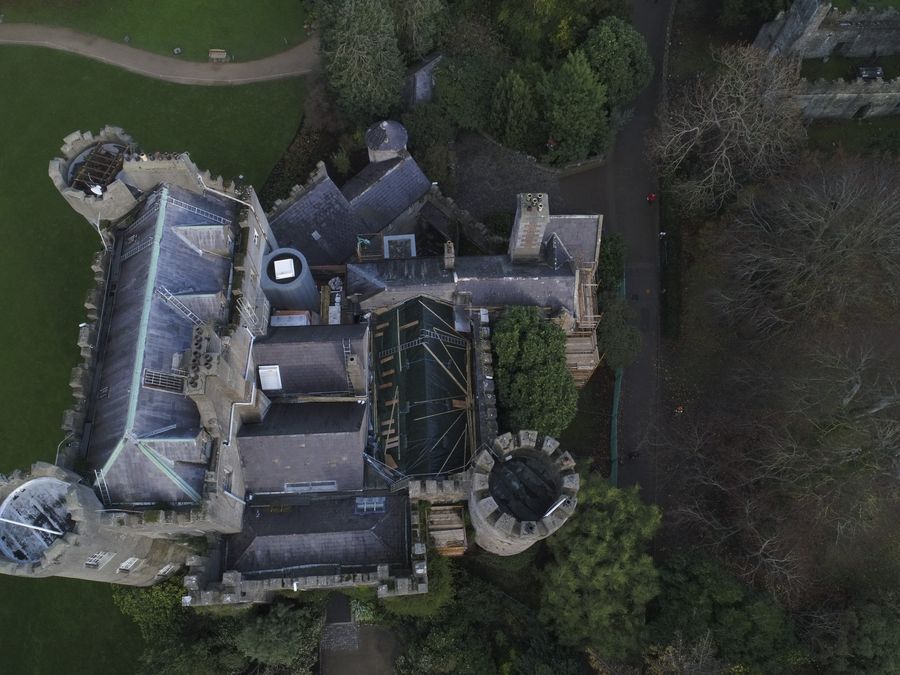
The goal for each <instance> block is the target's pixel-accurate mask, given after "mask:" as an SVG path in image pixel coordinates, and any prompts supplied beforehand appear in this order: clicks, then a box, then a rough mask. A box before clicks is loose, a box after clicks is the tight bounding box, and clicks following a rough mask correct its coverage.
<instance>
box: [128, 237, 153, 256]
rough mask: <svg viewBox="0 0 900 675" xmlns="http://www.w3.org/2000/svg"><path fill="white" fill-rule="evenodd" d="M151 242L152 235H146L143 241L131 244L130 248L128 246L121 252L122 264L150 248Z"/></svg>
mask: <svg viewBox="0 0 900 675" xmlns="http://www.w3.org/2000/svg"><path fill="white" fill-rule="evenodd" d="M153 241H154V239H153V235H152V234H148V235H146V236H145V237H144V238H143V239H141V240H140V241H139V242H137V243H132V244H131V245H130V246H128V248H126V249H125V250H124V251H123V252H122V262H125V261H126V260H128V259H129V258H131V257H133V256H136V255H137V254H138V253H140V252H141V251H144V250H146V249H148V248H150V247H151V246H153Z"/></svg>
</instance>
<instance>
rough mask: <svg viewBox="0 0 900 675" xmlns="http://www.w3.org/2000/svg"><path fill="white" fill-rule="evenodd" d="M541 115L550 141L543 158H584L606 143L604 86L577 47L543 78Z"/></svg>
mask: <svg viewBox="0 0 900 675" xmlns="http://www.w3.org/2000/svg"><path fill="white" fill-rule="evenodd" d="M543 94H544V101H545V109H544V115H545V119H546V124H547V129H548V133H549V134H550V141H548V151H547V154H546V159H547V160H549V161H551V162H554V163H560V164H562V163H566V162H572V161H575V160H579V159H584V158H585V157H587V156H588V155H589V154H590V153H592V152H595V151H598V150H603V149H605V148H606V146H607V144H608V143H609V116H608V114H607V110H606V87H605V85H603V84H602V83H601V82H600V80H599V78H598V77H597V74H596V73H595V72H594V70H593V69H592V68H591V64H590V63H589V62H588V60H587V57H586V56H585V55H584V52H583V51H581V50H578V51H575V52H571V53H570V54H569V55H568V56H567V57H566V59H565V61H563V63H562V64H561V65H560V66H559V68H558V69H557V70H556V71H555V72H554V73H553V75H552V76H550V77H547V78H546V79H545V80H544V86H543Z"/></svg>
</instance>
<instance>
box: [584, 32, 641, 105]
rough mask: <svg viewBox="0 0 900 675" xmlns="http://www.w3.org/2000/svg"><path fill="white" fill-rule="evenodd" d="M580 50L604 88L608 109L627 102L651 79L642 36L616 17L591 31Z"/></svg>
mask: <svg viewBox="0 0 900 675" xmlns="http://www.w3.org/2000/svg"><path fill="white" fill-rule="evenodd" d="M581 48H582V49H583V50H584V53H585V55H586V56H587V58H588V61H589V62H590V64H591V67H592V68H593V69H594V71H595V72H596V73H597V75H598V76H599V77H600V81H601V82H602V83H603V84H605V85H606V95H607V99H608V100H609V105H610V106H618V105H623V104H625V103H628V101H630V100H631V99H633V98H634V97H635V96H637V95H638V94H639V93H640V92H641V90H642V89H643V88H644V87H646V86H647V85H648V84H649V83H650V78H652V77H653V61H652V60H651V59H650V53H649V52H648V51H647V43H646V42H645V41H644V36H643V35H641V34H640V33H638V32H637V30H635V29H634V27H633V26H632V25H631V24H629V23H626V22H625V21H623V20H622V19H620V18H619V17H617V16H611V17H608V18H606V19H604V20H603V21H601V22H600V23H599V24H598V25H597V26H596V27H595V28H593V29H592V30H591V32H590V33H588V36H587V39H586V40H585V41H584V43H583V44H582V45H581Z"/></svg>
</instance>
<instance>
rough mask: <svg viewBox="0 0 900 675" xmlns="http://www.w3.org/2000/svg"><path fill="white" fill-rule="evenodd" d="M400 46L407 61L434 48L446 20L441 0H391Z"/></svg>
mask: <svg viewBox="0 0 900 675" xmlns="http://www.w3.org/2000/svg"><path fill="white" fill-rule="evenodd" d="M391 5H392V8H393V10H394V22H395V23H396V25H397V36H398V39H399V44H400V49H401V50H402V51H403V53H404V54H405V55H406V57H407V59H408V60H410V61H416V60H418V59H421V58H422V57H423V56H425V55H426V54H428V52H430V51H431V50H433V49H434V48H435V47H436V46H437V44H438V41H439V40H440V37H441V33H443V31H444V28H445V26H446V24H447V5H446V4H445V3H444V0H391Z"/></svg>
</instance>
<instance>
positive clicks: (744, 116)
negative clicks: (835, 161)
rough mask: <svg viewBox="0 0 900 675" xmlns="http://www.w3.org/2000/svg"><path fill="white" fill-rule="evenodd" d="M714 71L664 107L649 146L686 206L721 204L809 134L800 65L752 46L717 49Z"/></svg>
mask: <svg viewBox="0 0 900 675" xmlns="http://www.w3.org/2000/svg"><path fill="white" fill-rule="evenodd" d="M713 57H714V59H715V61H716V63H717V65H718V67H717V68H716V70H715V72H714V74H712V75H706V76H704V77H701V78H698V79H697V80H696V81H695V82H694V83H692V84H690V85H689V86H687V87H686V88H685V91H684V93H683V94H682V95H681V96H679V97H677V98H676V99H675V100H674V101H673V102H672V103H671V104H670V105H668V106H666V107H665V108H664V109H663V110H662V112H661V115H660V119H659V127H658V129H657V131H656V132H655V134H654V136H653V137H652V138H651V143H650V150H651V154H652V155H653V156H654V157H655V159H656V161H657V163H658V164H659V168H660V171H661V173H662V174H663V176H665V177H667V178H668V179H669V180H671V181H672V187H673V190H674V191H675V192H677V193H678V195H679V201H680V202H681V204H682V205H683V207H684V208H685V209H686V210H689V211H699V210H704V209H708V210H716V209H719V208H720V207H721V206H722V205H723V204H724V203H725V202H726V200H728V199H729V198H731V197H733V196H734V195H735V194H736V192H737V191H738V190H739V189H740V187H741V186H742V185H744V184H746V183H747V182H748V181H753V180H758V179H761V178H764V177H768V176H771V175H773V174H776V173H777V172H778V171H779V170H780V169H781V168H783V167H784V166H785V165H786V164H787V163H788V162H790V161H791V160H793V159H794V155H795V153H796V150H797V148H798V146H799V145H800V144H801V143H802V142H803V140H804V138H805V137H806V132H805V129H804V126H803V117H802V114H801V111H800V104H799V103H798V99H797V97H796V96H795V94H796V92H797V88H798V87H799V84H800V76H799V69H798V68H797V67H796V63H795V62H793V61H791V60H789V59H780V58H776V59H769V58H768V54H767V53H766V52H764V51H763V50H761V49H757V48H756V47H752V46H747V45H744V46H728V47H723V48H720V49H717V50H715V51H714V52H713Z"/></svg>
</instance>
